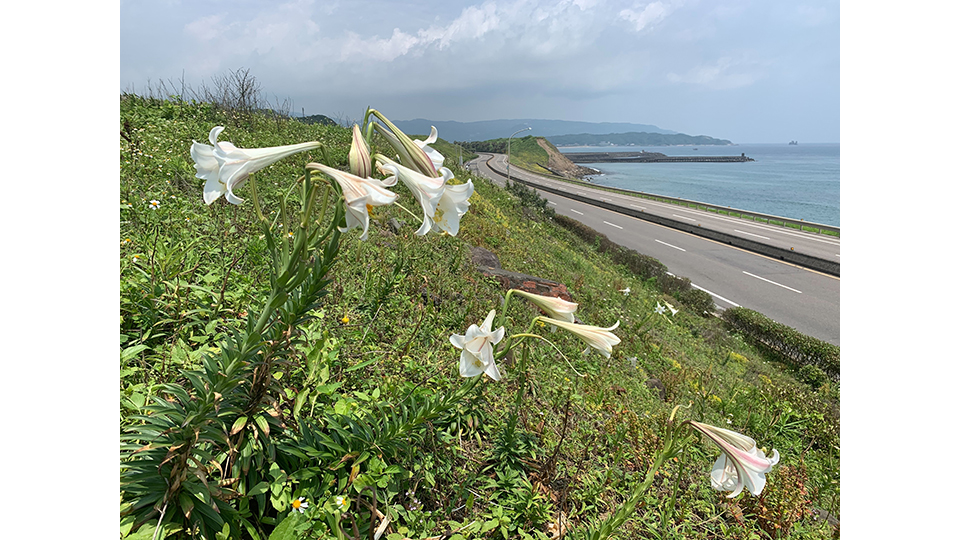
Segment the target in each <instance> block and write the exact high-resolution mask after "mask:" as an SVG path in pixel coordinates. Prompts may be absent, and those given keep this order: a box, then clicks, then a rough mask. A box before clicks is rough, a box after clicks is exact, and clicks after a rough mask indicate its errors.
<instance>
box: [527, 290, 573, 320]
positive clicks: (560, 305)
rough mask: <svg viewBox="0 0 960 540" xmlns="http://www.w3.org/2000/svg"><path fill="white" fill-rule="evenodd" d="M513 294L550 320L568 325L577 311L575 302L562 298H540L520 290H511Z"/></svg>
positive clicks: (537, 295)
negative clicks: (522, 298) (544, 313)
mask: <svg viewBox="0 0 960 540" xmlns="http://www.w3.org/2000/svg"><path fill="white" fill-rule="evenodd" d="M513 292H514V293H516V294H519V295H520V296H522V297H524V298H526V299H527V300H529V301H531V302H533V303H534V304H536V306H537V307H538V308H540V309H542V310H543V311H544V312H546V314H547V316H548V317H550V318H551V319H559V320H561V321H566V322H568V323H572V322H573V321H574V319H573V312H574V311H576V310H577V305H578V304H577V303H576V302H567V301H566V300H564V299H563V298H556V297H553V296H540V295H539V294H533V293H528V292H526V291H521V290H520V289H513Z"/></svg>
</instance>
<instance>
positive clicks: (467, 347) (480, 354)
mask: <svg viewBox="0 0 960 540" xmlns="http://www.w3.org/2000/svg"><path fill="white" fill-rule="evenodd" d="M496 313H497V312H496V310H491V311H490V313H489V314H488V315H487V318H486V319H484V320H483V324H481V325H480V326H477V325H475V324H471V325H470V328H467V333H466V334H464V335H462V336H461V335H459V334H454V335H452V336H450V343H451V344H452V345H453V346H454V347H456V348H458V349H463V352H462V353H460V376H461V377H476V376H477V375H480V374H481V373H486V374H487V376H489V377H490V378H491V379H493V380H495V381H499V380H500V370H499V369H497V363H496V362H495V361H494V359H493V345H496V344H497V343H500V340H501V339H503V334H504V332H505V330H504V328H503V327H502V326H501V327H500V328H497V330H496V331H495V332H494V331H491V327H492V326H493V317H494V316H495V315H496Z"/></svg>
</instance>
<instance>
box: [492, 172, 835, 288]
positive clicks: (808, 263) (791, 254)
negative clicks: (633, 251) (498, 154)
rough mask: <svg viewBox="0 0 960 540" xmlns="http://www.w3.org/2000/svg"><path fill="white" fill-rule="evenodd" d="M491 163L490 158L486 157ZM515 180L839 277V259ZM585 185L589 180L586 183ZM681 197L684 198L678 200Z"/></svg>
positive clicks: (502, 174)
mask: <svg viewBox="0 0 960 540" xmlns="http://www.w3.org/2000/svg"><path fill="white" fill-rule="evenodd" d="M487 162H488V163H487V164H488V166H489V159H488V160H487ZM490 170H491V171H493V172H495V173H497V174H499V175H500V176H503V177H504V178H506V175H505V174H504V173H502V172H500V171H498V170H496V169H494V168H493V167H490ZM511 179H512V180H514V181H516V182H520V183H522V184H525V185H528V186H530V187H533V188H535V189H540V190H543V191H548V192H550V193H555V194H557V195H562V196H564V197H567V198H569V199H573V200H577V201H580V202H583V203H587V204H590V205H593V206H597V207H599V208H605V209H607V210H611V211H613V212H618V213H620V214H624V215H627V216H631V217H635V218H637V219H642V220H644V221H650V222H652V223H657V224H659V225H663V226H665V227H670V228H672V229H677V230H680V231H684V232H688V233H690V234H695V235H697V236H701V237H703V238H708V239H710V240H714V241H717V242H721V243H723V244H728V245H731V246H735V247H739V248H742V249H746V250H748V251H753V252H754V253H759V254H761V255H766V256H768V257H773V258H775V259H780V260H782V261H785V262H789V263H793V264H796V265H799V266H804V267H806V268H810V269H812V270H817V271H820V272H824V273H827V274H830V275H834V276H837V277H840V263H838V262H836V261H828V260H826V259H821V258H820V257H815V256H813V255H806V254H804V253H800V252H797V251H793V250H792V249H790V250H786V249H783V248H779V247H775V246H771V245H768V244H763V243H760V242H756V241H754V240H749V239H746V238H742V237H739V236H734V235H731V234H727V233H723V232H720V231H714V230H712V229H708V228H705V227H701V226H700V225H699V224H697V225H692V224H690V223H686V222H682V221H678V220H675V219H671V218H668V217H664V216H658V215H656V214H651V213H649V212H644V211H642V210H634V209H632V208H626V207H623V206H620V205H618V204H613V203H612V202H606V201H602V200H597V199H594V198H592V197H587V196H584V195H578V194H575V193H570V192H569V191H564V190H560V189H557V188H554V187H550V186H546V185H543V184H540V183H537V182H531V181H529V180H524V179H522V178H511ZM583 183H584V184H586V182H583ZM678 200H682V199H678Z"/></svg>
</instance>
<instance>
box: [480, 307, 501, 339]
mask: <svg viewBox="0 0 960 540" xmlns="http://www.w3.org/2000/svg"><path fill="white" fill-rule="evenodd" d="M496 314H497V310H495V309H491V310H490V313H487V318H486V319H484V320H483V324H481V325H480V329H481V330H483V331H484V332H487V333H489V332H490V328H491V327H492V326H493V317H494V316H496Z"/></svg>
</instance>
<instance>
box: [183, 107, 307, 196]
mask: <svg viewBox="0 0 960 540" xmlns="http://www.w3.org/2000/svg"><path fill="white" fill-rule="evenodd" d="M221 131H223V126H216V127H215V128H213V129H211V130H210V144H212V145H213V146H209V145H206V144H200V143H198V142H197V141H193V146H191V147H190V157H192V158H193V161H194V168H196V169H197V178H201V179H203V180H206V181H207V183H206V184H204V186H203V201H204V202H205V203H207V204H212V203H213V201H215V200H217V199H218V198H220V196H221V195H223V194H224V193H226V196H227V202H229V203H231V204H240V203H242V202H243V199H241V198H239V197H237V196H236V195H235V194H234V192H233V191H234V190H235V189H238V188H240V186H242V185H243V184H244V183H245V182H246V181H247V178H248V177H249V176H250V175H251V174H252V173H255V172H257V171H259V170H260V169H263V168H264V167H267V166H269V165H272V164H274V163H276V162H277V161H280V160H281V159H283V158H285V157H287V156H291V155H293V154H296V153H297V152H303V151H305V150H310V149H313V148H319V147H320V143H318V142H308V143H300V144H291V145H287V146H272V147H269V148H237V147H236V146H234V145H233V143H229V142H217V137H219V136H220V132H221Z"/></svg>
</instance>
